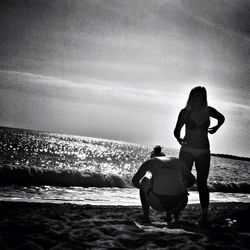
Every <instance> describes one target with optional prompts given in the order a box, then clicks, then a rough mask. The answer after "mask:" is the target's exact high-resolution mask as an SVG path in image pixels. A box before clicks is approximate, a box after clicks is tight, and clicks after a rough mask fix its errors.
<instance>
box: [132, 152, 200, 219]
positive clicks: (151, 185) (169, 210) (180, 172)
mask: <svg viewBox="0 0 250 250" xmlns="http://www.w3.org/2000/svg"><path fill="white" fill-rule="evenodd" d="M147 172H150V173H151V176H152V177H151V178H148V177H146V176H145V175H146V173H147ZM132 183H133V184H134V186H135V187H137V188H138V189H140V199H141V204H142V210H143V217H144V220H145V221H150V218H149V208H150V207H152V208H153V209H154V210H156V211H158V212H166V218H165V221H166V222H171V220H172V215H173V216H174V219H175V221H176V222H178V218H179V213H180V212H181V211H182V210H183V209H184V208H185V207H186V205H187V202H188V192H187V188H188V187H191V186H192V185H193V184H194V183H195V177H194V176H193V175H192V174H191V172H190V171H189V170H188V169H187V168H186V166H185V164H184V163H183V162H182V161H181V160H179V159H178V158H174V157H166V156H158V155H157V154H152V153H151V159H149V160H147V161H145V162H144V163H143V164H142V165H141V166H140V168H139V169H138V171H137V173H136V174H135V175H134V177H133V178H132Z"/></svg>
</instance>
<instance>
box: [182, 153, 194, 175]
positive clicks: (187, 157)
mask: <svg viewBox="0 0 250 250" xmlns="http://www.w3.org/2000/svg"><path fill="white" fill-rule="evenodd" d="M179 159H180V160H182V161H183V162H184V163H185V165H186V167H187V168H188V169H189V170H190V171H191V170H192V167H193V164H194V157H193V155H192V154H191V153H189V152H186V151H184V150H180V153H179Z"/></svg>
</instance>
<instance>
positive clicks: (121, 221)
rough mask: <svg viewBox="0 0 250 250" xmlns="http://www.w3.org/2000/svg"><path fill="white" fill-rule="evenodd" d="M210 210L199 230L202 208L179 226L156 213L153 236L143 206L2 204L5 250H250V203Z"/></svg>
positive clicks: (190, 208)
mask: <svg viewBox="0 0 250 250" xmlns="http://www.w3.org/2000/svg"><path fill="white" fill-rule="evenodd" d="M210 210H211V215H212V216H211V218H212V219H211V222H210V226H209V227H206V228H204V227H200V226H198V225H197V218H198V215H199V212H200V207H199V204H189V205H187V207H186V208H185V209H184V211H183V212H182V214H181V216H180V223H179V224H176V223H171V224H168V225H167V224H166V223H165V224H164V223H163V219H164V214H163V213H157V212H155V211H153V210H150V217H151V220H152V221H153V223H158V224H159V223H160V224H159V225H160V226H158V228H157V227H156V226H154V227H153V230H151V231H150V230H147V229H150V226H152V225H153V223H151V224H149V225H145V224H143V225H144V226H145V228H144V227H143V228H138V227H137V226H136V225H135V222H139V223H143V221H142V220H141V214H142V211H141V207H140V206H129V207H128V206H106V205H76V204H69V203H63V204H52V203H32V202H30V203H27V202H14V201H11V202H7V201H0V248H1V249H38V250H41V249H53V250H55V249H93V248H95V249H100V248H101V249H107V248H119V249H131V248H132V249H145V248H148V249H158V248H171V249H206V248H211V249H237V248H238V249H249V245H250V213H249V210H250V203H241V202H229V203H211V204H210ZM151 229H152V228H151ZM156 229H157V230H158V231H157V230H156ZM167 230H168V231H167ZM178 230H179V231H178ZM180 230H182V231H180ZM183 230H184V231H183ZM185 232H186V233H185ZM187 232H189V233H187Z"/></svg>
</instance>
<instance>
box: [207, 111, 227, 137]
mask: <svg viewBox="0 0 250 250" xmlns="http://www.w3.org/2000/svg"><path fill="white" fill-rule="evenodd" d="M209 116H211V117H213V118H215V119H216V120H217V122H218V123H217V125H216V126H214V127H211V128H209V129H208V133H210V134H214V133H215V132H216V131H217V130H218V129H219V127H220V126H221V125H222V124H223V123H224V122H225V117H224V115H223V114H221V113H220V112H219V111H218V110H216V109H215V108H212V107H209Z"/></svg>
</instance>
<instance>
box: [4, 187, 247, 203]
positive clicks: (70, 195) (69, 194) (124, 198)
mask: <svg viewBox="0 0 250 250" xmlns="http://www.w3.org/2000/svg"><path fill="white" fill-rule="evenodd" d="M188 199H189V204H194V203H199V195H198V192H196V191H190V192H189V197H188ZM0 200H7V201H25V202H50V203H73V204H80V205H84V204H91V205H121V206H139V205H140V199H139V191H138V189H135V188H96V187H90V188H83V187H70V188H67V187H53V186H43V187H35V186H33V187H19V186H7V187H1V188H0ZM210 201H211V202H250V194H240V193H237V194H232V193H220V192H212V193H210Z"/></svg>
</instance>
